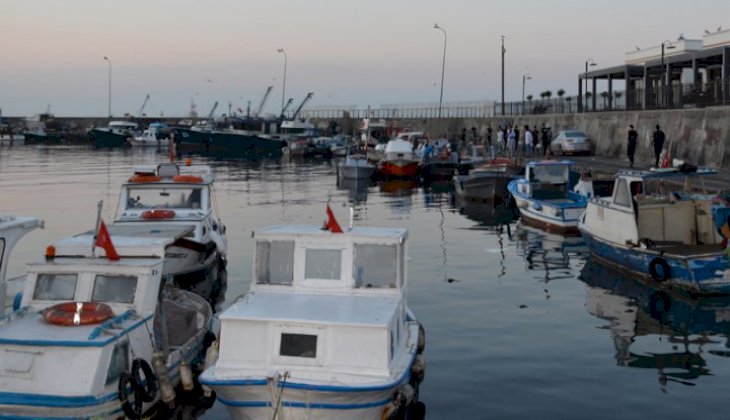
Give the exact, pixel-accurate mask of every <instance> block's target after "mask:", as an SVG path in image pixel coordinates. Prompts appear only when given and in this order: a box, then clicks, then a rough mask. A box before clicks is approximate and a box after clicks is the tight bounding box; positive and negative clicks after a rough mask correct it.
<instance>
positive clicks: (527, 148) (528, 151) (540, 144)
mask: <svg viewBox="0 0 730 420" xmlns="http://www.w3.org/2000/svg"><path fill="white" fill-rule="evenodd" d="M492 135H493V130H492V127H491V126H487V135H486V138H485V142H484V143H485V144H484V146H485V147H488V148H490V149H491V148H492V147H496V152H497V153H498V154H507V155H508V156H516V155H521V154H524V155H525V156H534V155H543V156H544V155H547V154H548V153H549V150H550V140H551V139H552V138H553V133H552V130H551V129H550V127H549V126H547V125H545V124H543V126H542V128H541V129H540V130H538V128H537V126H536V125H535V126H533V127H532V129H530V126H529V125H525V126H524V127H523V128H522V130H520V128H519V127H518V126H516V125H515V126H512V124H508V125H506V126H500V127H499V128H498V129H497V136H496V137H497V138H496V144H492Z"/></svg>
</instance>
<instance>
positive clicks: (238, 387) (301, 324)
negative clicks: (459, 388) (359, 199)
mask: <svg viewBox="0 0 730 420" xmlns="http://www.w3.org/2000/svg"><path fill="white" fill-rule="evenodd" d="M328 225H329V226H332V224H331V222H330V223H328ZM331 229H332V230H333V231H334V232H337V229H334V228H331ZM334 232H332V231H327V230H323V228H320V227H319V226H274V227H269V228H263V229H259V230H257V231H256V232H255V233H254V238H255V240H256V247H255V249H256V251H255V264H254V265H255V267H256V269H255V274H254V279H255V280H254V283H253V284H252V286H251V290H250V292H249V293H248V294H246V295H245V296H244V297H242V298H241V299H240V300H238V301H237V302H236V303H234V304H233V305H232V306H231V307H230V308H229V309H228V310H226V311H225V312H224V313H223V314H222V315H221V317H220V318H221V332H220V350H219V358H218V360H217V361H216V362H215V364H213V365H212V366H210V367H209V368H207V369H206V370H205V372H204V373H203V374H202V375H201V383H202V384H204V385H205V386H209V387H211V388H213V389H214V390H215V392H216V393H217V397H218V401H219V402H221V403H223V404H224V405H225V406H226V407H227V408H228V410H229V413H230V414H231V416H232V417H233V418H235V419H269V418H272V416H276V413H279V416H281V418H318V419H340V418H349V419H386V418H395V417H394V416H395V415H398V413H400V415H403V414H404V413H405V411H406V410H420V409H422V404H421V403H418V402H417V396H418V392H417V389H418V384H419V382H420V381H421V380H422V379H423V375H424V370H425V360H424V357H423V354H422V350H423V347H424V345H425V337H424V333H423V330H422V328H421V327H420V325H419V323H418V322H417V321H416V319H415V317H414V315H413V314H412V312H411V311H410V310H409V309H408V306H407V304H406V288H407V281H406V273H407V269H406V267H405V264H406V261H407V255H406V248H405V246H406V241H407V236H408V235H407V231H406V230H405V229H392V228H366V227H356V228H353V229H352V230H350V231H347V232H344V233H334ZM340 232H341V230H340Z"/></svg>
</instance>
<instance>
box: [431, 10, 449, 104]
mask: <svg viewBox="0 0 730 420" xmlns="http://www.w3.org/2000/svg"><path fill="white" fill-rule="evenodd" d="M433 27H434V29H440V30H441V32H443V33H444V58H443V61H442V62H441V95H440V96H439V118H441V103H442V101H443V99H444V69H445V68H446V31H445V30H444V28H442V27H440V26H439V24H438V23H434V24H433Z"/></svg>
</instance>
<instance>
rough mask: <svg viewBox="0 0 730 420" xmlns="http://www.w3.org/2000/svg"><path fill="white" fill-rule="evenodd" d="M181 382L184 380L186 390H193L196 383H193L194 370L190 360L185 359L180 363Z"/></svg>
mask: <svg viewBox="0 0 730 420" xmlns="http://www.w3.org/2000/svg"><path fill="white" fill-rule="evenodd" d="M180 382H182V385H183V389H184V390H185V391H192V390H193V387H194V386H195V384H194V383H193V370H192V369H191V368H190V365H189V364H188V362H186V361H184V360H183V362H182V363H181V364H180Z"/></svg>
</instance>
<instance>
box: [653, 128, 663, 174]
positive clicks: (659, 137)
mask: <svg viewBox="0 0 730 420" xmlns="http://www.w3.org/2000/svg"><path fill="white" fill-rule="evenodd" d="M665 139H666V136H665V135H664V132H663V131H662V129H661V127H659V124H657V125H656V130H655V131H654V135H653V137H652V139H651V144H653V145H654V156H655V157H656V162H655V164H654V167H655V168H658V167H659V158H660V156H661V154H662V150H663V149H664V140H665Z"/></svg>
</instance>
